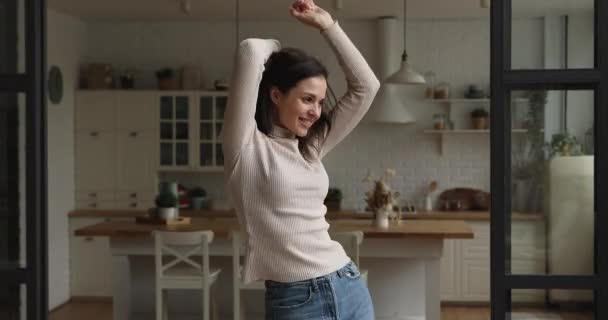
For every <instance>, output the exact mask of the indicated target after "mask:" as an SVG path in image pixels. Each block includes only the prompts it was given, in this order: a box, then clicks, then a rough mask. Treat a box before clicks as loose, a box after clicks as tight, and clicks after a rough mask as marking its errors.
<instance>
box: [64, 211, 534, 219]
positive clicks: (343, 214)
mask: <svg viewBox="0 0 608 320" xmlns="http://www.w3.org/2000/svg"><path fill="white" fill-rule="evenodd" d="M145 213H146V211H144V210H128V209H124V210H101V209H77V210H73V211H71V212H70V213H69V214H68V215H69V217H93V218H133V217H136V216H140V215H143V214H145ZM180 215H183V216H188V217H204V218H227V217H228V218H230V217H235V214H234V211H233V210H219V209H216V210H184V209H180ZM402 217H403V219H406V220H420V219H422V220H465V221H490V213H489V212H487V211H432V212H420V213H415V214H412V213H403V214H402ZM327 218H328V219H371V218H372V214H371V213H369V212H355V211H353V210H342V211H328V212H327ZM512 219H513V220H516V221H517V220H518V221H527V220H542V219H543V215H542V214H539V213H518V212H514V213H513V214H512Z"/></svg>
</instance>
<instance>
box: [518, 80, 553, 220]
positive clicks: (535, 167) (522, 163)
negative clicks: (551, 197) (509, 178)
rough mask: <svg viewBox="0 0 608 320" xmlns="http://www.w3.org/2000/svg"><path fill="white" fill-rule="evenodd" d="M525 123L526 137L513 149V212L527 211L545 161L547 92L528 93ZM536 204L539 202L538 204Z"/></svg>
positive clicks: (541, 176) (540, 184) (538, 183)
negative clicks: (544, 130) (544, 128)
mask: <svg viewBox="0 0 608 320" xmlns="http://www.w3.org/2000/svg"><path fill="white" fill-rule="evenodd" d="M527 98H528V101H529V104H528V112H527V114H526V120H525V121H524V123H523V127H524V129H526V130H527V131H526V135H525V136H524V137H523V139H521V140H520V141H519V142H518V143H517V144H516V145H515V146H514V148H513V151H512V153H511V154H512V160H511V161H512V168H513V187H514V188H513V201H514V203H513V206H514V208H513V209H514V210H519V211H528V209H529V206H528V204H529V203H530V201H529V200H530V198H529V197H530V196H533V194H534V191H535V190H537V188H538V187H539V186H542V181H543V174H542V173H543V172H544V170H543V168H544V159H545V148H544V146H545V137H544V132H543V127H544V119H545V104H546V103H547V91H544V90H540V91H530V92H528V93H527ZM539 203H540V201H539Z"/></svg>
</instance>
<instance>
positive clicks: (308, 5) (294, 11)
mask: <svg viewBox="0 0 608 320" xmlns="http://www.w3.org/2000/svg"><path fill="white" fill-rule="evenodd" d="M289 12H290V13H291V15H292V16H293V17H294V18H296V19H298V20H299V21H300V22H302V23H304V24H307V25H309V26H313V27H315V28H317V29H320V30H324V29H327V28H329V27H330V26H331V25H332V24H333V23H334V19H333V18H332V17H331V15H330V14H329V13H328V12H327V11H325V10H323V9H322V8H321V7H318V6H317V5H316V4H315V3H314V2H313V0H296V1H295V2H294V3H293V4H292V5H291V7H290V8H289Z"/></svg>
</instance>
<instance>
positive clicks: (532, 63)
mask: <svg viewBox="0 0 608 320" xmlns="http://www.w3.org/2000/svg"><path fill="white" fill-rule="evenodd" d="M512 7H513V11H512V17H513V18H512V22H511V24H512V29H511V43H512V45H511V48H512V49H511V65H512V68H513V69H576V68H583V69H585V68H593V66H594V62H595V58H594V53H595V42H594V33H595V28H594V0H571V1H555V0H535V1H529V0H513V1H512Z"/></svg>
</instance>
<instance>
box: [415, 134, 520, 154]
mask: <svg viewBox="0 0 608 320" xmlns="http://www.w3.org/2000/svg"><path fill="white" fill-rule="evenodd" d="M511 132H512V133H516V134H523V133H526V132H528V130H527V129H511ZM424 133H426V134H436V135H439V154H440V155H443V149H444V147H445V141H444V135H459V134H489V133H490V130H489V129H482V130H477V129H454V130H434V129H427V130H424Z"/></svg>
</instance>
